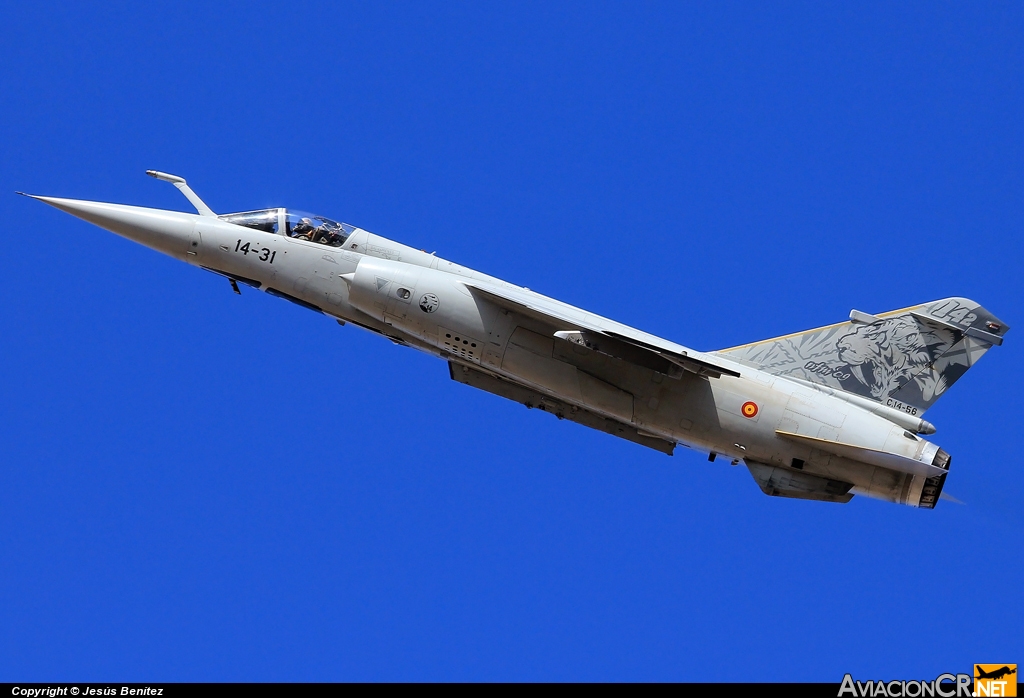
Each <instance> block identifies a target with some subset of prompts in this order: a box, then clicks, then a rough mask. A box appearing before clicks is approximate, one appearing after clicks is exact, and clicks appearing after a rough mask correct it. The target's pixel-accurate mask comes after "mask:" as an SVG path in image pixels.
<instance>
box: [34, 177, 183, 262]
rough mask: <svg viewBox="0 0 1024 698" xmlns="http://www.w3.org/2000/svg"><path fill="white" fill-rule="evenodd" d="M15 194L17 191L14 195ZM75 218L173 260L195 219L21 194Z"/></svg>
mask: <svg viewBox="0 0 1024 698" xmlns="http://www.w3.org/2000/svg"><path fill="white" fill-rule="evenodd" d="M18 193H19V194H20V193H21V192H18ZM23 196H28V197H29V198H32V199H36V200H37V201H42V202H43V203H45V204H49V205H50V206H53V207H54V208H56V209H60V210H61V211H64V212H65V213H70V214H71V215H72V216H75V217H76V218H81V219H82V220H84V221H88V222H89V223H92V224H93V225H98V226H99V227H101V228H104V229H106V230H109V231H110V232H112V233H117V234H118V235H121V236H122V237H126V238H128V239H129V240H134V241H135V242H137V243H139V244H142V245H145V246H146V247H151V248H153V249H155V250H158V251H160V252H163V253H165V254H169V255H172V256H174V257H179V258H180V257H183V256H184V254H185V250H186V249H187V248H188V242H189V236H190V235H191V233H192V228H193V227H194V225H195V219H196V216H195V215H194V214H189V213H180V212H178V211H164V210H161V209H157V208H144V207H142V206H126V205H123V204H107V203H103V202H100V201H83V200H81V199H61V198H57V197H54V196H36V195H33V194H23Z"/></svg>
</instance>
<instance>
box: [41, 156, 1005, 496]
mask: <svg viewBox="0 0 1024 698" xmlns="http://www.w3.org/2000/svg"><path fill="white" fill-rule="evenodd" d="M147 174H149V175H151V176H153V177H156V178H157V179H161V180H164V181H166V182H170V183H172V184H174V186H176V187H177V188H178V189H179V190H181V191H182V193H184V195H185V196H186V197H187V198H188V200H189V201H190V202H191V203H192V205H193V206H195V208H196V210H197V211H198V214H190V213H180V212H177V211H164V210H159V209H152V208H141V207H138V206H124V205H119V204H107V203H99V202H95V201H80V200H75V199H58V198H52V197H46V196H34V197H33V198H35V199H38V200H40V201H43V202H45V203H47V204H50V205H51V206H54V207H56V208H58V209H60V210H62V211H65V212H67V213H70V214H71V215H73V216H77V217H78V218H81V219H83V220H86V221H88V222H90V223H93V224H95V225H98V226H100V227H101V228H105V229H107V230H109V231H111V232H114V233H117V234H118V235H121V236H124V237H126V238H128V239H130V240H134V241H135V242H138V243H140V244H142V245H146V246H147V247H151V248H153V249H155V250H157V251H159V252H163V253H164V254H167V255H170V256H172V257H175V258H177V259H180V260H182V261H184V262H187V263H189V264H192V265H194V266H197V267H201V268H203V269H206V270H207V271H210V272H214V273H216V274H220V275H221V276H224V277H226V278H227V279H228V280H229V281H230V283H231V286H232V288H233V289H234V290H235V292H238V284H240V283H241V284H245V285H248V286H252V287H253V288H257V289H260V290H262V291H266V292H267V293H270V294H273V295H275V296H279V297H281V298H284V299H285V300H289V301H291V302H293V303H296V304H298V305H301V306H302V307H304V308H308V309H310V310H315V311H317V312H319V313H324V314H326V315H329V316H331V317H334V318H336V319H337V320H338V321H339V322H340V323H342V324H345V323H351V324H353V325H357V326H359V327H362V328H364V329H366V330H369V331H371V332H375V333H377V334H381V335H384V336H385V337H387V338H388V339H390V340H391V341H393V342H396V343H398V344H402V345H406V346H410V347H413V348H416V349H419V350H421V351H425V352H427V353H429V354H433V355H435V356H437V357H440V358H441V359H443V360H444V361H446V362H447V363H448V370H449V372H450V374H451V377H452V379H453V380H456V381H458V382H460V383H465V384H466V385H470V386H473V387H475V388H480V389H481V390H486V391H488V392H492V393H495V394H496V395H500V396H502V397H505V398H508V399H510V400H515V401H516V402H519V403H522V404H524V405H526V406H527V407H533V408H537V409H538V410H542V411H544V412H550V413H551V414H553V415H555V416H557V417H558V418H559V419H568V420H571V421H574V422H578V423H579V424H583V425H584V426H588V427H591V428H593V429H598V430H600V431H603V432H606V433H608V434H612V435H614V436H618V437H620V438H623V439H628V440H629V441H633V442H635V443H637V444H640V445H642V446H646V447H648V448H652V449H655V450H657V451H661V452H662V453H666V454H668V455H672V452H673V449H675V447H676V445H677V444H683V445H685V446H688V447H690V448H694V449H697V450H699V451H703V452H706V453H708V454H709V460H712V461H714V460H715V458H716V457H717V456H724V457H725V458H727V459H728V460H730V461H731V462H732V463H733V464H734V465H735V464H738V463H740V462H742V463H743V464H745V465H746V467H747V468H748V469H749V470H750V474H751V475H752V476H753V477H754V480H755V481H756V482H757V484H758V486H759V487H760V488H761V490H763V491H764V492H765V493H766V494H769V495H772V496H778V497H793V498H797V499H813V500H819V501H827V502H848V501H850V499H851V498H852V497H853V496H854V494H863V495H866V496H868V497H875V498H878V499H884V500H886V501H889V502H896V503H898V504H907V505H910V506H913V507H921V508H925V509H931V508H934V507H935V504H936V502H937V501H938V499H939V496H940V494H941V492H942V486H943V484H944V483H945V480H946V475H947V473H948V472H949V465H950V456H949V454H948V453H946V452H945V451H944V450H942V449H941V448H939V447H938V445H936V444H934V443H932V442H930V441H927V440H925V439H923V438H921V436H920V434H932V433H934V432H935V427H933V426H932V425H931V424H930V423H929V422H927V421H925V420H924V419H923V418H922V417H923V415H924V413H925V411H926V410H927V409H928V408H929V407H931V406H932V405H933V404H934V403H935V401H936V400H938V399H939V398H940V397H941V396H942V395H943V394H944V393H945V392H946V391H947V390H948V389H949V388H950V387H951V386H952V385H953V383H955V382H956V381H957V379H958V378H960V376H962V375H963V374H964V373H965V372H966V371H967V369H968V368H970V367H971V366H973V365H974V364H975V362H977V361H978V359H980V358H981V357H982V355H984V354H985V352H987V351H988V350H989V349H990V348H991V347H992V346H993V345H999V344H1002V342H1003V337H1004V335H1005V334H1006V331H1007V329H1008V328H1007V326H1006V325H1005V324H1004V323H1003V322H1002V321H1000V320H999V319H998V318H996V317H995V316H993V315H992V314H991V313H989V312H988V311H987V310H985V309H984V308H982V307H981V306H980V305H978V304H977V303H975V302H974V301H970V300H967V299H965V298H945V299H942V300H938V301H933V302H930V303H923V304H921V305H915V306H913V307H910V308H905V309H903V310H894V311H891V312H887V313H880V314H878V315H871V314H869V313H864V312H860V311H857V310H854V311H851V312H850V319H849V321H848V322H841V323H838V324H835V325H829V326H828V327H821V328H818V329H814V330H808V331H806V332H798V333H796V334H791V335H786V336H785V337H778V338H775V339H767V340H764V341H761V342H754V343H752V344H746V345H743V346H739V347H732V348H730V349H722V350H719V351H713V352H700V351H695V350H693V349H690V348H689V347H685V346H682V345H680V344H676V343H675V342H671V341H668V340H666V339H662V338H660V337H656V336H654V335H651V334H648V333H646V332H641V331H640V330H636V329H633V328H632V327H627V326H626V325H622V324H619V323H617V322H614V321H612V320H608V319H606V318H603V317H601V316H599V315H595V314H593V313H589V312H586V311H584V310H581V309H579V308H576V307H573V306H571V305H567V304H566V303H562V302H560V301H557V300H555V299H553V298H548V297H547V296H543V295H541V294H539V293H534V292H533V291H530V290H529V289H526V288H523V287H521V286H516V285H514V284H510V283H507V282H505V281H502V280H501V279H497V278H494V277H493V276H488V275H486V274H482V273H480V272H477V271H474V270H472V269H468V268H466V267H463V266H460V265H458V264H455V263H453V262H449V261H446V260H444V259H440V258H439V257H437V256H435V255H432V254H427V253H425V252H421V251H419V250H415V249H412V248H410V247H407V246H405V245H403V244H401V243H398V242H394V241H392V240H388V239H386V238H382V237H380V236H378V235H374V234H373V233H370V232H368V231H366V230H363V229H362V228H357V227H355V226H352V225H347V224H345V223H337V222H335V221H333V220H330V219H328V218H324V217H323V216H315V215H311V214H306V213H301V212H298V211H294V210H292V209H286V208H271V209H264V210H261V211H247V212H244V213H231V214H225V215H217V214H215V213H214V212H213V211H212V210H210V207H209V206H207V205H206V204H205V203H203V201H202V200H201V199H200V198H199V197H198V196H196V194H195V193H194V192H193V191H192V190H191V189H190V188H189V186H188V185H187V184H186V182H185V180H184V179H182V178H181V177H176V176H174V175H169V174H164V173H162V172H154V171H150V172H148V173H147Z"/></svg>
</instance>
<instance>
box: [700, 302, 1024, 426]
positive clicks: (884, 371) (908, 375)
mask: <svg viewBox="0 0 1024 698" xmlns="http://www.w3.org/2000/svg"><path fill="white" fill-rule="evenodd" d="M1009 329H1010V328H1009V327H1007V326H1006V325H1005V324H1004V323H1003V322H1002V321H1000V320H999V319H998V318H996V317H995V316H994V315H992V314H991V313H990V312H988V311H987V310H985V309H984V308H982V307H981V306H980V305H978V304H977V303H975V302H974V301H971V300H967V299H966V298H945V299H943V300H939V301H933V302H931V303H924V304H922V305H916V306H914V307H912V308H904V309H903V310H893V311H891V312H888V313H882V314H880V315H868V314H867V313H862V312H860V311H857V310H853V311H850V321H849V322H842V323H839V324H837V325H829V326H827V327H819V328H818V329H814V330H807V331H806V332H797V333H796V334H790V335H786V336H784V337H776V338H775V339H766V340H764V341H762V342H754V343H753V344H745V345H743V346H740V347H733V348H731V349H722V350H721V351H718V352H715V353H717V354H723V355H725V356H728V357H729V358H731V359H736V360H738V361H741V362H744V363H748V364H752V365H754V366H757V367H759V368H760V369H762V370H764V371H767V372H769V373H774V374H776V375H780V376H791V377H793V378H799V379H802V380H805V381H810V382H812V383H819V384H822V385H827V386H829V387H831V388H838V389H840V390H845V391H847V392H850V393H854V394H856V395H860V396H863V397H866V398H868V399H871V400H875V401H877V402H880V403H882V404H885V405H888V406H890V407H895V408H896V409H900V410H908V411H909V408H912V407H916V408H918V410H917V411H916V412H915V413H916V414H921V413H923V412H924V411H925V410H927V409H928V408H929V407H931V406H932V405H933V404H934V403H935V401H936V400H938V399H939V397H941V396H942V395H943V394H944V393H945V392H946V390H948V389H949V387H950V386H952V385H953V383H955V382H956V381H957V379H958V378H960V376H962V375H963V374H964V373H966V372H967V369H969V368H970V367H971V366H973V365H974V364H975V363H976V362H977V361H978V359H980V358H981V357H982V356H983V355H984V354H985V352H986V351H988V350H989V349H990V348H991V347H992V346H993V345H998V344H1002V343H1003V335H1005V334H1006V332H1007V330H1009Z"/></svg>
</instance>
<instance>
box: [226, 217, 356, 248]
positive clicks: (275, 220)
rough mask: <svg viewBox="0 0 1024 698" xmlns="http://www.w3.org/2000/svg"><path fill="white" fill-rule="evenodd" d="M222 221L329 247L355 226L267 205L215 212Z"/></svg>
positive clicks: (340, 241) (340, 243) (345, 237)
mask: <svg viewBox="0 0 1024 698" xmlns="http://www.w3.org/2000/svg"><path fill="white" fill-rule="evenodd" d="M219 218H220V219H221V220H222V221H226V222H228V223H233V224H234V225H240V226H243V227H245V228H252V229H253V230H261V231H263V232H264V233H275V234H277V235H287V236H288V237H290V238H295V239H297V240H308V241H310V242H315V243H318V244H321V245H327V246H329V247H341V246H342V245H344V244H345V240H346V239H348V236H349V235H351V234H352V231H353V230H355V226H351V225H348V224H347V223H338V222H337V221H332V220H331V219H330V218H325V217H323V216H317V215H314V214H312V213H306V212H305V211H296V210H294V209H288V208H267V209H263V210H261V211H244V212H242V213H228V214H225V215H223V216H219Z"/></svg>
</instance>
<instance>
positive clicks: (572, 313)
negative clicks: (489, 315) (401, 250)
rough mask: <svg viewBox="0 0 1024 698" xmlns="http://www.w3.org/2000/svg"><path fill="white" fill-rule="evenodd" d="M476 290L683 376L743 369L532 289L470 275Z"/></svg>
mask: <svg viewBox="0 0 1024 698" xmlns="http://www.w3.org/2000/svg"><path fill="white" fill-rule="evenodd" d="M463 283H464V284H465V285H466V287H467V288H468V289H469V290H470V292H471V293H473V294H475V295H477V296H479V297H481V298H483V299H485V300H487V301H489V302H490V303H493V304H494V305H496V306H498V307H499V308H504V309H506V310H510V311H512V312H515V313H519V314H521V315H525V316H527V317H531V318H533V319H535V320H538V321H540V322H542V323H544V324H546V325H550V326H552V327H556V328H561V329H559V330H557V331H556V332H554V336H555V337H557V338H558V339H562V340H565V341H568V342H573V343H575V344H579V345H581V346H585V347H587V348H588V349H592V350H594V351H596V352H598V353H601V354H605V355H607V356H611V357H613V358H616V359H621V360H623V361H626V362H628V363H632V364H636V365H639V366H643V367H644V368H650V369H652V370H655V371H659V372H661V373H665V374H666V375H670V376H674V377H678V376H679V375H680V374H681V372H682V371H689V372H690V373H695V374H698V375H701V376H707V377H709V378H719V377H721V376H723V375H725V376H736V377H738V376H739V375H740V374H739V372H738V371H736V370H735V369H734V368H731V367H730V366H729V365H728V364H727V363H726V362H725V361H721V360H717V359H716V358H714V357H711V356H708V355H705V354H702V353H701V352H697V351H694V350H692V349H688V348H686V347H684V346H682V345H679V344H676V343H674V342H669V341H666V340H664V339H661V338H660V337H656V336H654V335H651V334H647V333H646V332H640V331H639V330H635V329H633V328H632V327H627V326H626V325H622V324H619V323H617V322H611V321H609V320H605V319H604V318H600V317H597V316H595V315H592V314H591V313H587V312H584V311H582V310H580V309H579V308H574V307H573V306H571V305H568V304H566V303H561V302H559V301H556V300H554V299H552V298H547V297H546V296H541V295H540V294H536V293H533V292H530V291H523V290H519V289H515V288H506V287H501V286H498V285H496V284H489V283H486V282H482V281H476V280H474V281H469V280H465V281H463Z"/></svg>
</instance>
